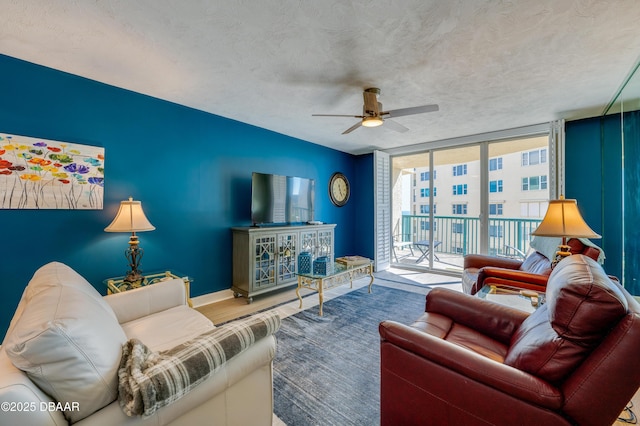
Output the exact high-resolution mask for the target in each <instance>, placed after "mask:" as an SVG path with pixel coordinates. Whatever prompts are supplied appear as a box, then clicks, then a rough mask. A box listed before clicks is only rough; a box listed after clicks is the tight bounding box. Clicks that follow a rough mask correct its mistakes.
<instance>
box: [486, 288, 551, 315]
mask: <svg viewBox="0 0 640 426" xmlns="http://www.w3.org/2000/svg"><path fill="white" fill-rule="evenodd" d="M476 297H479V298H481V299H485V300H490V301H492V302H494V303H498V304H500V305H504V306H509V307H511V308H515V309H519V310H521V311H525V312H529V313H531V312H533V311H535V310H536V309H538V307H540V305H543V304H544V302H545V295H544V293H538V292H535V291H530V290H523V289H521V288H518V287H511V286H508V285H485V286H483V287H482V288H481V289H480V291H478V292H477V293H476Z"/></svg>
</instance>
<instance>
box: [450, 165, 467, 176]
mask: <svg viewBox="0 0 640 426" xmlns="http://www.w3.org/2000/svg"><path fill="white" fill-rule="evenodd" d="M466 174H467V165H466V164H459V165H457V166H453V175H454V176H462V175H466Z"/></svg>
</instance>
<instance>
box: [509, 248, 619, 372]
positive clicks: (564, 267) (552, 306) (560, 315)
mask: <svg viewBox="0 0 640 426" xmlns="http://www.w3.org/2000/svg"><path fill="white" fill-rule="evenodd" d="M627 310H628V305H627V301H626V298H625V297H624V294H623V293H622V291H621V289H620V288H619V287H618V285H617V284H615V283H614V282H612V281H611V280H610V279H609V278H608V277H607V275H606V273H605V272H604V270H603V269H602V268H601V267H600V266H599V265H598V264H597V263H596V262H595V261H594V260H593V259H590V258H588V257H586V256H584V255H573V256H569V257H568V258H566V259H564V260H562V261H561V262H560V263H558V266H556V268H555V269H554V271H553V273H552V274H551V276H550V277H549V282H548V284H547V293H546V303H545V305H543V306H542V307H541V308H540V309H538V310H537V311H535V312H534V313H533V314H531V316H529V317H528V318H527V319H526V320H525V321H524V322H523V323H522V325H521V326H520V328H519V329H518V330H517V331H516V332H515V333H514V335H513V338H512V341H511V346H510V348H509V352H508V353H507V357H506V359H505V364H508V365H511V366H513V367H516V368H518V369H520V370H524V371H527V372H529V373H531V374H534V375H536V376H538V377H541V378H543V379H545V380H548V381H550V382H558V381H561V380H562V379H564V378H565V377H566V376H567V375H569V374H570V373H571V372H572V371H573V370H574V369H575V368H576V367H577V366H578V365H579V364H580V363H581V362H582V361H583V360H584V359H585V358H586V357H587V356H588V354H589V353H590V352H591V350H592V349H593V348H594V347H595V346H596V345H597V344H598V343H599V342H600V340H602V339H603V338H604V336H606V334H607V333H608V332H609V330H610V329H611V328H612V327H613V326H615V325H616V324H617V323H618V322H619V321H620V319H621V318H622V317H623V316H624V315H625V314H626V313H627Z"/></svg>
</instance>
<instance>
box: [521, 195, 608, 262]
mask: <svg viewBox="0 0 640 426" xmlns="http://www.w3.org/2000/svg"><path fill="white" fill-rule="evenodd" d="M531 235H535V236H537V237H561V238H562V244H561V245H559V246H558V251H557V252H556V256H555V258H554V259H553V261H552V262H551V267H552V268H554V267H555V266H556V265H557V264H558V262H560V261H561V260H562V259H564V258H565V257H567V256H570V255H571V247H569V246H568V245H567V238H602V237H601V236H600V235H598V234H596V233H595V232H594V231H593V229H591V228H589V225H587V223H586V222H585V221H584V219H583V218H582V215H581V214H580V211H579V210H578V202H577V201H576V200H572V199H568V200H567V199H565V198H564V196H562V195H561V196H560V199H559V200H550V201H549V208H548V209H547V213H546V214H545V216H544V219H542V222H541V223H540V225H538V227H537V228H536V230H535V231H533V232H532V233H531Z"/></svg>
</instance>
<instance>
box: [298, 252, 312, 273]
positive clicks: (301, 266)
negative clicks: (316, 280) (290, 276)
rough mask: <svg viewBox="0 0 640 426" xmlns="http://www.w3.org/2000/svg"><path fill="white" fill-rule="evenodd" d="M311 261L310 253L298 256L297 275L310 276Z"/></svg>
mask: <svg viewBox="0 0 640 426" xmlns="http://www.w3.org/2000/svg"><path fill="white" fill-rule="evenodd" d="M312 261H313V257H312V256H311V253H309V252H308V251H303V252H302V253H300V254H299V255H298V273H299V274H310V273H311V263H312Z"/></svg>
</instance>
